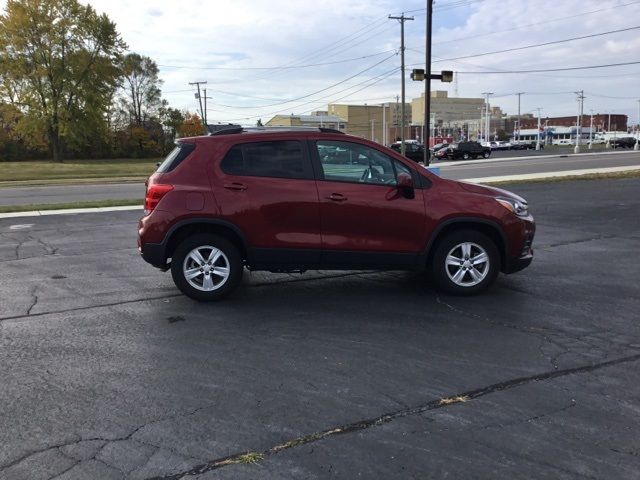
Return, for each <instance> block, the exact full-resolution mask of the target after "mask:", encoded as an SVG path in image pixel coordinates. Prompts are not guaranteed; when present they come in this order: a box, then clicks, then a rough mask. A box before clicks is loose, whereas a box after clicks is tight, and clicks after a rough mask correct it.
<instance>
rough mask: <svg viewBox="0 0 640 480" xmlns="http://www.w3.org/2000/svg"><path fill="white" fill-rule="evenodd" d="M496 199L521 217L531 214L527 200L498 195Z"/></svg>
mask: <svg viewBox="0 0 640 480" xmlns="http://www.w3.org/2000/svg"><path fill="white" fill-rule="evenodd" d="M496 201H497V202H498V203H499V204H500V205H502V206H503V207H504V208H506V209H507V210H509V211H510V212H512V213H515V214H516V215H517V216H519V217H527V216H528V215H529V205H528V204H527V202H524V201H522V202H521V201H519V200H516V199H515V198H505V197H497V198H496Z"/></svg>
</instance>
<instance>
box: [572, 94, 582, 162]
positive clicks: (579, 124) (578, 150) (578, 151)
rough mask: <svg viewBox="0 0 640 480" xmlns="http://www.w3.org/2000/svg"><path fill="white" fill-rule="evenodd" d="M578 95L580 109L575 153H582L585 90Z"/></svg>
mask: <svg viewBox="0 0 640 480" xmlns="http://www.w3.org/2000/svg"><path fill="white" fill-rule="evenodd" d="M576 94H577V95H578V102H579V105H580V107H579V108H578V118H577V120H576V147H575V148H574V149H573V152H574V153H580V140H581V137H582V110H583V107H584V90H580V91H579V92H576Z"/></svg>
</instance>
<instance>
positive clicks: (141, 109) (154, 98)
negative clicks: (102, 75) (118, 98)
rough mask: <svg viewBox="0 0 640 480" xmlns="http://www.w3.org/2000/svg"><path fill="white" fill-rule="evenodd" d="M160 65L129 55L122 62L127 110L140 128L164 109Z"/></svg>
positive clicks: (138, 56) (147, 59)
mask: <svg viewBox="0 0 640 480" xmlns="http://www.w3.org/2000/svg"><path fill="white" fill-rule="evenodd" d="M159 73H160V70H159V69H158V65H157V64H156V62H154V61H153V60H152V59H151V58H149V57H144V56H142V55H139V54H137V53H129V54H127V55H126V56H125V57H124V59H123V62H122V90H123V93H124V98H123V100H124V105H125V109H126V110H127V111H128V112H129V115H130V117H131V120H132V122H133V123H134V124H135V125H136V126H138V127H140V126H142V125H143V123H144V122H145V120H147V119H149V118H151V117H154V116H157V115H158V110H159V109H160V108H161V107H162V98H161V95H162V94H161V91H160V85H162V80H160V78H159V77H158V74H159Z"/></svg>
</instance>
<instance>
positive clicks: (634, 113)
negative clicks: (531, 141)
mask: <svg viewBox="0 0 640 480" xmlns="http://www.w3.org/2000/svg"><path fill="white" fill-rule="evenodd" d="M83 1H84V0H83ZM4 3H5V2H4V1H2V0H0V5H2V4H4ZM84 3H91V4H92V5H93V6H94V7H96V9H97V10H98V11H103V12H105V13H107V14H108V15H109V17H110V18H111V19H112V20H113V21H115V22H116V24H117V26H118V30H119V31H120V33H121V34H122V37H123V39H124V40H125V41H126V42H127V44H128V45H129V48H130V50H131V51H135V52H138V53H141V54H144V55H148V56H150V57H151V58H153V59H154V60H155V61H156V62H157V63H158V65H159V66H160V70H161V77H162V79H163V80H164V86H163V91H164V96H165V98H167V100H169V102H170V103H171V104H172V105H173V106H175V107H179V108H184V109H190V110H192V111H194V110H195V109H196V106H197V103H196V100H195V98H194V95H193V87H190V86H189V85H188V83H189V82H192V81H196V80H206V81H208V84H207V86H206V87H207V95H208V96H210V97H212V98H211V99H210V100H209V121H210V122H215V121H222V122H226V121H233V122H239V123H244V124H253V123H255V122H256V120H257V119H258V118H261V119H262V120H263V121H267V120H268V119H269V118H271V117H272V116H273V115H275V114H277V113H283V114H289V113H294V114H303V113H309V112H310V111H312V110H321V109H322V110H326V105H327V103H329V102H332V101H335V102H341V103H380V102H384V101H395V97H396V95H399V94H400V74H399V65H400V56H399V55H396V53H397V51H398V50H399V45H400V25H399V23H398V22H397V21H395V20H389V19H387V16H388V15H389V14H393V15H397V14H400V13H401V12H402V11H405V12H407V15H408V16H414V18H415V20H413V21H407V22H406V47H407V51H406V56H407V64H408V65H412V66H411V67H408V68H409V69H410V68H419V67H420V66H421V65H424V43H425V41H424V39H425V15H424V7H425V0H392V1H391V0H348V1H345V0H315V1H307V0H244V1H240V0H236V1H233V0H215V1H198V0H181V1H175V0H153V1H150V0H138V1H135V2H133V1H131V0H89V1H88V2H87V1H85V2H84ZM637 26H640V0H536V1H531V0H475V1H474V0H437V1H436V7H435V11H434V38H433V42H434V43H433V56H434V64H433V68H434V70H440V69H449V70H454V71H459V72H465V73H460V74H459V77H458V94H459V96H461V97H475V96H480V94H481V93H482V92H486V91H489V92H494V93H495V94H496V96H495V98H494V99H492V101H491V103H492V105H496V106H500V107H501V108H502V109H503V110H504V111H505V112H507V113H510V114H511V113H517V97H516V96H514V95H513V93H514V92H526V93H525V94H524V95H523V96H522V111H523V112H528V111H533V110H534V109H535V108H536V107H541V108H542V109H543V111H542V114H543V116H552V115H574V114H575V113H576V111H577V102H576V99H575V97H576V96H575V94H573V93H571V92H574V91H577V90H581V89H583V90H584V91H585V96H586V97H587V98H586V100H585V107H584V109H585V113H587V114H588V113H589V111H590V110H592V109H593V110H594V112H601V113H605V112H615V113H624V114H627V115H629V117H630V122H632V123H636V122H637V121H638V102H637V99H638V98H640V64H637V65H629V66H621V67H616V68H599V69H592V70H573V71H566V72H546V73H528V74H506V73H500V71H501V70H535V69H553V68H564V67H576V66H586V65H601V64H611V63H624V62H633V61H638V62H640V30H638V29H636V30H629V31H626V32H620V33H614V34H608V35H603V36H596V37H593V38H588V39H583V40H576V41H570V42H566V43H560V44H555V45H547V46H540V47H535V48H528V49H524V50H519V51H513V52H507V53H495V54H490V55H480V54H483V53H486V52H494V51H496V50H504V49H508V48H517V47H520V46H528V45H532V44H540V43H544V42H553V41H556V40H564V39H569V38H572V37H578V36H583V35H593V34H598V33H604V32H608V31H612V30H620V29H625V28H630V27H637ZM458 57H468V58H463V59H458V60H447V61H438V60H439V59H443V58H444V59H451V58H458ZM343 60H344V61H343ZM331 62H334V63H331ZM327 63H331V64H327ZM317 64H324V65H317ZM376 64H377V65H376ZM310 65H315V66H310ZM272 67H280V68H275V69H274V68H272ZM282 67H294V68H282ZM394 68H395V69H396V71H395V72H393V71H392V70H393V69H394ZM473 71H483V72H494V73H492V74H486V73H485V74H472V73H469V72H473ZM385 74H388V76H387V77H385V76H384V75H385ZM333 85H335V86H333ZM423 88H424V87H423V85H422V83H419V82H412V81H411V80H408V81H407V100H408V101H410V99H411V98H413V97H416V96H418V95H420V93H421V91H422V89H423ZM454 88H455V86H454V84H441V83H440V82H434V83H433V85H432V89H434V90H435V89H446V90H448V91H449V92H450V95H452V96H453V95H454ZM314 92H318V93H314ZM610 97H616V98H610ZM621 97H626V98H621ZM288 100H292V101H290V102H288V103H284V102H287V101H288Z"/></svg>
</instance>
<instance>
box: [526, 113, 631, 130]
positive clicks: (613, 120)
mask: <svg viewBox="0 0 640 480" xmlns="http://www.w3.org/2000/svg"><path fill="white" fill-rule="evenodd" d="M576 121H577V115H573V116H569V117H542V119H541V124H542V125H554V126H557V127H575V126H576ZM627 121H628V117H627V116H626V115H620V114H613V113H604V114H601V113H597V114H595V115H593V128H594V129H595V130H596V131H598V132H608V131H618V132H620V131H627ZM581 123H582V127H590V126H591V115H589V114H586V115H583V116H582V122H581ZM522 128H523V129H525V128H538V119H537V118H535V117H534V118H530V119H526V120H525V119H523V120H522Z"/></svg>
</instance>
